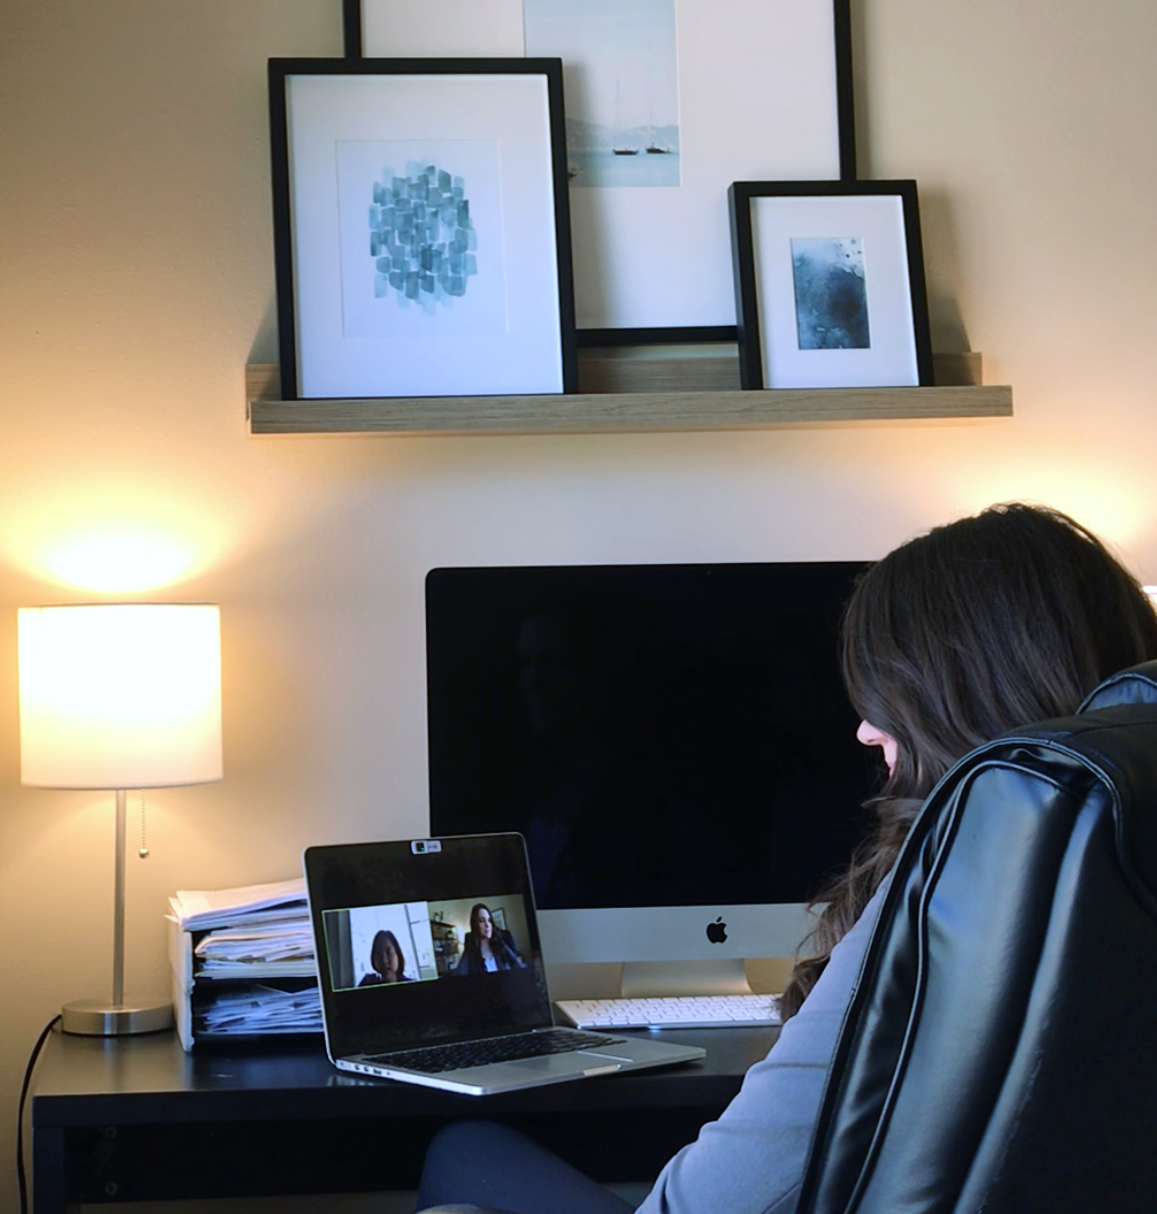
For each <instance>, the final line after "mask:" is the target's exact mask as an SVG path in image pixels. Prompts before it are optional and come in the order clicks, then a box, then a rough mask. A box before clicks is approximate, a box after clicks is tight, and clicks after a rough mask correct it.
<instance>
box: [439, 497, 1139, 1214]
mask: <svg viewBox="0 0 1157 1214" xmlns="http://www.w3.org/2000/svg"><path fill="white" fill-rule="evenodd" d="M1154 657H1157V617H1155V615H1154V612H1153V609H1152V607H1151V605H1150V603H1149V602H1148V600H1147V599H1146V597H1145V595H1144V593H1143V592H1142V591H1141V588H1140V586H1139V585H1138V584H1137V582H1136V580H1135V579H1134V578H1133V577H1132V576H1131V575H1130V574H1129V573H1128V572H1127V571H1126V570H1125V569H1124V568H1123V567H1122V566H1121V565H1120V564H1119V563H1118V562H1117V561H1116V560H1115V559H1114V558H1113V557H1112V556H1111V555H1110V554H1109V552H1108V551H1107V550H1106V549H1105V548H1104V546H1103V545H1102V544H1101V543H1100V542H1099V541H1098V540H1097V539H1096V538H1095V537H1094V536H1093V535H1091V534H1090V533H1089V532H1088V531H1086V530H1085V529H1084V528H1083V527H1081V526H1080V525H1079V524H1077V523H1075V522H1074V521H1073V520H1072V519H1070V518H1068V517H1067V516H1065V515H1063V514H1059V513H1057V512H1055V511H1051V510H1048V509H1044V508H1039V507H1032V506H1026V505H1022V504H1018V503H1012V504H1009V505H1003V506H994V507H991V508H990V509H988V510H985V511H983V512H982V513H981V514H979V515H976V516H975V517H972V518H965V519H961V520H959V521H957V522H955V523H950V524H948V525H946V526H943V527H938V528H936V529H934V530H933V531H931V532H928V533H927V534H925V535H922V536H919V537H918V538H916V539H913V540H911V541H909V542H908V543H906V544H903V545H901V547H899V548H897V549H895V550H894V551H893V552H891V553H890V554H889V555H888V556H886V557H884V559H883V560H881V561H879V562H877V563H876V564H875V565H873V566H871V567H870V568H869V569H868V570H867V571H866V572H865V573H864V575H863V576H862V577H861V578H860V580H859V582H858V583H857V585H856V588H855V590H854V591H853V593H852V596H851V599H850V601H849V603H848V605H847V608H846V610H845V614H844V620H843V625H842V637H841V658H842V666H843V675H844V682H845V685H846V687H847V691H848V696H849V699H850V700H851V702H852V704H853V705H854V707H855V709H856V711H857V713H858V714H859V715H860V717H861V718H862V721H861V725H860V728H859V731H858V733H857V737H858V738H859V739H860V741H861V742H863V743H864V744H865V745H867V746H874V747H879V748H880V750H881V752H882V757H883V760H884V765H885V766H886V768H887V776H886V778H885V780H884V783H883V787H882V788H881V790H880V792H879V794H878V795H877V796H876V797H875V798H873V800H872V801H870V802H869V803H868V805H869V807H870V808H871V809H872V810H873V811H874V812H875V815H876V826H875V830H874V833H873V834H872V835H871V837H870V838H869V839H868V840H867V841H866V842H865V843H864V844H863V845H862V846H861V848H860V850H859V851H858V852H857V854H856V855H855V856H854V857H853V859H852V862H851V865H850V867H849V868H848V869H847V871H846V872H845V873H844V874H843V875H842V876H840V877H839V878H838V879H837V880H836V881H835V883H834V884H833V885H832V886H830V887H829V888H828V889H826V890H824V891H823V892H822V893H821V894H820V895H819V897H818V898H817V902H824V903H827V906H826V909H825V910H824V911H823V913H822V915H821V917H820V920H819V926H818V928H817V930H816V931H815V933H813V935H812V937H811V938H810V939H809V940H808V941H807V942H806V945H807V950H808V955H807V956H806V958H805V959H804V960H801V961H800V962H799V963H798V964H797V965H796V968H795V972H794V974H793V976H792V980H791V982H790V983H789V985H788V988H787V990H786V991H785V993H784V997H783V1015H784V1021H785V1023H784V1027H783V1030H782V1032H781V1034H780V1036H779V1039H778V1040H777V1041H776V1043H775V1045H774V1046H773V1047H772V1049H771V1051H770V1053H769V1054H768V1056H767V1057H766V1058H765V1059H764V1060H763V1061H762V1062H758V1063H756V1064H755V1066H753V1067H752V1068H751V1069H750V1070H749V1071H748V1073H747V1076H746V1078H745V1079H744V1083H743V1087H742V1089H741V1090H740V1092H739V1094H738V1095H737V1096H736V1097H735V1099H734V1100H733V1101H732V1102H731V1104H730V1105H729V1106H728V1107H727V1109H726V1110H725V1111H724V1112H723V1114H722V1115H721V1116H720V1118H719V1119H718V1120H717V1121H713V1122H710V1123H708V1124H707V1125H705V1126H704V1127H703V1128H702V1130H701V1131H700V1133H699V1137H698V1139H697V1140H696V1141H695V1142H693V1143H692V1144H691V1145H690V1146H687V1147H685V1148H684V1149H683V1150H682V1151H680V1152H679V1153H678V1154H677V1155H676V1156H675V1157H674V1158H673V1159H672V1160H671V1161H670V1162H669V1163H668V1164H667V1166H666V1167H665V1168H664V1169H663V1171H662V1172H661V1174H660V1176H659V1179H658V1181H657V1182H656V1184H655V1186H654V1188H653V1189H652V1190H651V1192H650V1194H649V1195H648V1196H647V1198H646V1199H645V1200H644V1201H643V1203H642V1205H641V1206H639V1207H638V1214H794V1211H795V1210H796V1207H797V1202H798V1199H799V1190H800V1184H801V1182H802V1180H803V1175H804V1170H805V1167H806V1164H807V1157H808V1150H809V1148H810V1144H811V1138H812V1132H813V1130H814V1127H815V1124H816V1120H817V1118H818V1116H819V1110H820V1105H821V1101H822V1098H823V1092H824V1086H825V1083H826V1081H827V1077H828V1071H829V1069H830V1066H831V1059H832V1055H833V1052H834V1050H835V1046H836V1041H837V1038H838V1035H839V1029H840V1024H841V1022H842V1020H843V1017H844V1014H845V1012H846V1010H847V1006H848V1003H849V1001H850V1000H851V998H852V994H853V992H854V989H855V983H856V979H857V974H858V972H859V968H860V963H861V961H862V959H863V956H864V953H865V951H866V949H867V945H868V940H869V937H870V935H871V932H872V928H873V926H874V925H875V922H876V918H877V915H878V914H879V910H880V904H881V901H882V898H883V895H884V892H885V890H886V889H887V886H888V883H889V880H890V876H891V871H892V866H893V865H894V863H895V861H896V858H897V856H898V854H899V852H900V848H901V846H902V844H903V842H904V839H905V837H906V835H907V833H908V829H909V827H910V826H911V824H912V823H913V821H914V820H915V818H916V815H917V813H918V811H919V809H920V806H921V804H922V803H923V801H924V799H925V798H926V797H927V796H928V794H929V793H930V792H931V791H932V788H933V786H934V785H935V784H936V783H937V782H938V781H939V779H940V777H941V776H943V775H944V773H945V772H946V771H947V770H948V769H949V768H950V767H951V766H952V765H953V764H954V763H955V762H956V761H957V760H958V759H960V758H962V757H963V756H964V755H965V754H967V753H968V752H969V751H971V750H973V749H974V748H975V747H977V746H979V745H980V744H982V743H984V742H987V741H989V740H991V739H993V738H995V737H998V736H999V735H1001V734H1003V733H1007V732H1009V731H1011V730H1016V729H1020V728H1023V727H1024V726H1026V725H1029V724H1032V723H1034V722H1036V721H1041V720H1046V719H1048V718H1052V717H1063V716H1069V715H1071V714H1072V713H1074V712H1075V711H1076V710H1077V708H1078V706H1079V705H1080V703H1081V701H1082V700H1083V699H1084V697H1085V695H1086V694H1087V693H1088V692H1090V691H1091V690H1092V689H1093V688H1094V687H1096V686H1097V685H1098V684H1099V683H1101V682H1102V681H1103V680H1104V679H1106V678H1108V677H1109V676H1110V675H1112V674H1115V673H1116V672H1117V671H1119V670H1121V669H1122V668H1124V667H1127V666H1132V665H1135V664H1136V663H1138V662H1143V661H1146V660H1148V659H1151V658H1154ZM418 1196H419V1200H418V1209H420V1210H421V1209H424V1208H425V1207H427V1206H432V1205H436V1204H440V1203H451V1202H469V1203H473V1204H476V1205H483V1206H489V1207H497V1208H498V1209H501V1210H504V1211H509V1212H511V1214H548V1212H549V1214H627V1212H628V1211H630V1210H631V1208H632V1207H631V1206H630V1205H628V1204H627V1203H626V1202H624V1201H623V1200H622V1199H620V1198H619V1197H618V1196H616V1195H615V1194H613V1193H611V1192H610V1191H609V1190H608V1189H605V1188H603V1187H602V1186H601V1185H598V1184H595V1183H594V1182H593V1181H591V1180H589V1179H588V1178H587V1177H585V1176H583V1175H582V1174H581V1173H579V1172H577V1171H576V1170H575V1169H573V1168H572V1167H571V1166H570V1165H569V1164H566V1163H564V1162H563V1161H561V1160H560V1159H558V1158H557V1157H556V1156H554V1155H552V1154H550V1153H549V1152H548V1151H546V1150H545V1149H544V1148H542V1147H540V1146H539V1145H538V1144H537V1143H535V1142H534V1141H532V1140H531V1139H530V1138H528V1137H526V1136H524V1135H521V1134H519V1133H518V1132H517V1131H515V1130H513V1129H511V1128H509V1127H506V1126H499V1125H496V1124H494V1123H491V1122H486V1121H466V1122H458V1123H456V1124H453V1125H450V1126H448V1127H446V1129H444V1130H443V1131H441V1133H440V1134H439V1135H438V1136H437V1137H436V1138H435V1139H434V1141H433V1143H432V1144H431V1146H430V1149H429V1152H428V1154H427V1157H426V1165H425V1169H424V1171H423V1175H422V1186H421V1189H420V1191H419V1195H418Z"/></svg>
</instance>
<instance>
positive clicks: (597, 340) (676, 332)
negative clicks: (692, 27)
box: [342, 0, 856, 347]
mask: <svg viewBox="0 0 1157 1214" xmlns="http://www.w3.org/2000/svg"><path fill="white" fill-rule="evenodd" d="M372 2H374V0H342V20H343V31H344V46H345V54H346V55H347V56H349V57H352V58H358V57H361V56H362V55H363V54H364V42H365V39H364V32H363V31H364V22H363V6H364V4H365V3H372ZM699 2H700V3H702V4H703V5H704V6H705V7H707V6H710V5H711V4H712V0H699ZM825 2H826V0H825ZM830 3H831V6H832V8H831V11H832V31H833V45H832V55H833V61H834V65H835V115H836V122H837V126H838V134H837V138H838V159H839V165H838V176H836V177H834V178H833V179H835V180H840V181H854V180H855V178H856V146H855V99H854V80H853V62H852V23H851V10H850V5H851V0H830ZM765 32H766V31H763V30H756V31H752V32H751V34H752V37H754V38H756V39H759V38H761V37H763V36H764V34H765ZM731 83H732V84H734V82H731ZM736 108H737V109H742V108H743V107H742V104H741V99H736ZM737 167H738V166H737ZM760 167H761V168H763V167H765V166H760ZM741 171H742V170H741ZM748 171H750V166H749V170H748ZM811 171H814V170H811ZM738 175H739V174H738V173H736V174H733V175H732V176H738ZM725 193H726V189H725V185H722V184H721V186H720V189H719V220H720V222H719V229H718V233H719V235H718V241H719V250H718V258H719V264H720V265H723V266H725V265H726V264H727V260H728V250H727V238H726V231H725V222H726V221H725V219H724V214H725V211H724V208H725V205H726V204H725ZM586 228H587V225H586V223H585V222H584V219H583V216H582V215H581V214H580V215H579V217H578V227H577V229H576V234H575V236H574V241H575V244H574V251H575V255H576V261H577V262H578V263H579V269H578V274H579V279H580V280H581V279H582V278H583V276H584V275H585V274H586V273H587V272H588V271H587V270H586V266H585V265H584V264H583V263H584V261H585V260H586V259H587V256H588V253H589V252H590V251H591V250H589V249H588V247H587V246H588V245H591V244H594V245H595V246H596V247H597V244H598V241H597V239H596V238H594V237H593V235H592V236H591V238H590V239H588V237H587V235H586V234H585V233H586ZM581 287H582V283H581V281H580V282H579V288H580V291H579V295H580V298H579V301H578V304H577V307H578V308H579V310H580V311H581V308H582V299H581V295H582V291H581ZM729 294H730V286H729V285H726V286H722V287H721V296H729ZM643 319H644V320H646V319H647V318H645V317H644V318H643ZM718 319H722V320H723V323H714V322H713V323H709V324H702V323H693V324H679V325H670V324H655V323H650V322H649V321H647V323H637V322H636V321H634V320H632V321H630V322H629V323H614V324H607V323H604V322H602V321H599V322H598V323H596V324H589V323H586V322H585V321H584V323H583V327H582V328H580V329H579V330H578V343H579V345H580V346H582V347H591V346H620V345H630V346H635V345H656V344H679V343H704V342H733V341H735V340H736V339H737V324H736V323H732V322H731V321H730V318H722V317H721V318H718Z"/></svg>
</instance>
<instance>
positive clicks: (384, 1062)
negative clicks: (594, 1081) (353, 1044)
mask: <svg viewBox="0 0 1157 1214" xmlns="http://www.w3.org/2000/svg"><path fill="white" fill-rule="evenodd" d="M623 1040H624V1038H622V1037H608V1036H607V1034H606V1033H583V1032H577V1031H576V1030H574V1029H548V1030H547V1031H545V1032H542V1033H514V1034H512V1035H511V1036H508V1037H487V1038H485V1039H484V1040H482V1041H462V1042H458V1043H456V1044H455V1045H433V1046H426V1047H425V1048H423V1049H417V1050H393V1051H391V1052H390V1053H388V1054H375V1055H374V1056H373V1057H372V1058H364V1059H363V1060H362V1061H363V1062H368V1063H370V1064H371V1065H373V1066H383V1067H398V1068H400V1069H403V1070H407V1071H420V1072H422V1073H423V1074H425V1075H437V1074H440V1073H441V1072H443V1071H459V1070H463V1069H464V1068H465V1067H471V1066H485V1065H486V1064H487V1063H490V1062H513V1061H514V1060H516V1059H518V1058H542V1057H544V1056H545V1055H547V1054H568V1053H570V1052H571V1050H581V1049H586V1048H588V1047H592V1046H608V1045H617V1044H620V1043H621V1042H622V1041H623Z"/></svg>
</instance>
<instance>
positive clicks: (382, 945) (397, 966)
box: [358, 931, 413, 986]
mask: <svg viewBox="0 0 1157 1214" xmlns="http://www.w3.org/2000/svg"><path fill="white" fill-rule="evenodd" d="M370 965H371V966H372V967H373V968H372V970H371V972H370V973H368V974H366V976H365V977H364V978H363V979H362V980H361V982H359V983H358V986H378V985H380V984H381V983H383V982H412V981H413V979H412V978H407V977H406V958H405V957H404V956H403V955H402V946H401V945H400V944H399V943H398V937H397V936H395V935H394V933H393V932H390V931H381V932H378V933H377V935H375V936H374V942H373V944H372V945H370Z"/></svg>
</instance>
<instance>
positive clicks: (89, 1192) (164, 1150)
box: [32, 1028, 778, 1214]
mask: <svg viewBox="0 0 1157 1214" xmlns="http://www.w3.org/2000/svg"><path fill="white" fill-rule="evenodd" d="M777 1032H778V1030H776V1029H741V1028H740V1029H736V1028H727V1029H690V1030H683V1031H676V1030H668V1031H665V1032H664V1033H663V1034H662V1037H663V1039H664V1040H672V1041H685V1042H688V1043H689V1044H694V1045H701V1046H703V1047H704V1048H705V1049H706V1050H707V1056H706V1058H704V1059H702V1060H700V1061H698V1062H691V1063H681V1064H679V1065H678V1066H675V1067H667V1068H663V1069H659V1070H650V1071H637V1072H633V1073H631V1074H627V1075H609V1076H602V1077H598V1078H594V1079H587V1080H578V1081H575V1082H569V1083H561V1084H554V1085H551V1086H548V1087H540V1088H530V1089H526V1090H524V1091H521V1092H512V1093H507V1094H505V1095H500V1096H485V1097H472V1096H462V1095H458V1094H456V1093H452V1092H441V1091H438V1090H436V1089H433V1088H422V1087H417V1086H415V1085H413V1084H403V1083H395V1082H393V1081H390V1080H377V1079H363V1078H357V1077H354V1076H350V1075H344V1074H339V1073H338V1072H337V1071H336V1070H335V1069H334V1068H333V1067H332V1066H331V1065H330V1063H329V1061H328V1059H327V1058H326V1057H325V1052H324V1049H323V1047H322V1044H321V1039H320V1037H318V1038H317V1040H316V1041H313V1040H307V1041H306V1042H304V1043H298V1042H295V1043H293V1044H285V1045H268V1044H261V1045H258V1046H252V1045H250V1046H248V1047H241V1046H234V1047H231V1048H224V1047H216V1048H202V1047H199V1048H198V1049H197V1050H195V1051H194V1052H193V1053H191V1054H186V1053H185V1052H184V1051H183V1050H182V1049H181V1047H180V1044H179V1043H178V1041H177V1039H176V1036H175V1034H173V1033H159V1034H151V1035H149V1036H142V1037H136V1038H130V1039H122V1040H116V1039H108V1040H105V1039H101V1038H93V1037H70V1036H67V1035H64V1034H62V1033H60V1032H55V1033H53V1034H52V1035H51V1037H50V1038H49V1041H48V1043H47V1044H46V1046H45V1050H44V1054H43V1056H42V1058H41V1060H40V1064H39V1066H38V1069H37V1073H36V1077H35V1081H34V1085H33V1090H32V1127H33V1152H34V1161H33V1184H34V1192H35V1194H36V1211H37V1214H53V1212H55V1211H59V1210H62V1209H63V1207H64V1204H65V1203H66V1202H68V1203H72V1202H78V1201H84V1202H92V1201H111V1200H115V1201H126V1200H138V1199H139V1200H147V1199H157V1200H161V1199H176V1198H180V1197H213V1196H229V1195H235V1196H244V1195H255V1194H275V1193H308V1192H358V1191H373V1190H375V1189H381V1188H383V1187H394V1188H413V1187H416V1179H417V1174H418V1171H419V1170H420V1166H421V1157H422V1154H423V1153H424V1149H425V1143H426V1142H428V1140H429V1137H430V1136H431V1135H432V1134H433V1133H434V1132H435V1131H436V1129H437V1128H438V1127H439V1126H440V1125H444V1124H446V1122H448V1121H450V1120H453V1119H455V1118H458V1117H492V1118H497V1119H500V1120H504V1121H508V1122H510V1123H512V1124H517V1125H521V1126H523V1128H526V1129H528V1130H530V1131H531V1132H533V1133H534V1134H535V1136H536V1137H538V1138H539V1139H540V1140H542V1141H544V1142H546V1144H547V1145H549V1146H552V1147H553V1148H554V1149H556V1150H560V1149H561V1151H562V1153H564V1154H566V1156H567V1157H568V1158H570V1159H571V1161H572V1162H573V1163H575V1164H576V1166H580V1167H584V1168H585V1169H586V1170H588V1171H591V1172H592V1173H593V1174H596V1175H599V1174H601V1175H599V1178H600V1179H636V1178H638V1177H640V1176H645V1175H653V1174H654V1171H656V1170H657V1169H658V1167H659V1166H661V1164H662V1162H663V1161H664V1160H665V1159H666V1158H668V1157H669V1156H670V1155H671V1154H672V1153H673V1152H674V1151H675V1150H677V1149H678V1147H679V1146H681V1145H682V1144H683V1143H684V1142H687V1141H690V1140H691V1139H693V1138H694V1136H695V1133H696V1132H697V1130H698V1127H699V1125H701V1124H702V1123H703V1121H705V1120H709V1119H710V1118H712V1117H715V1116H717V1115H718V1113H719V1112H720V1111H722V1109H723V1107H724V1106H725V1105H726V1104H727V1102H728V1101H729V1100H730V1099H731V1098H732V1097H733V1096H734V1095H735V1093H736V1092H737V1091H738V1090H739V1085H740V1083H741V1081H742V1078H743V1074H744V1072H745V1071H746V1070H747V1068H748V1067H749V1066H751V1065H752V1063H754V1062H757V1061H758V1060H759V1059H760V1058H762V1057H763V1056H764V1055H765V1054H766V1053H767V1051H768V1049H770V1047H771V1044H772V1042H773V1041H774V1040H775V1038H776V1035H777ZM643 1111H645V1116H640V1114H641V1112H643ZM592 1113H594V1114H597V1115H596V1116H593V1117H592V1116H591V1114H592ZM383 1134H384V1135H386V1136H387V1137H386V1139H385V1140H386V1141H389V1142H390V1143H391V1145H392V1148H393V1153H394V1158H395V1159H397V1158H398V1157H399V1155H402V1156H405V1157H406V1158H407V1159H408V1160H409V1166H407V1167H404V1168H400V1169H396V1170H395V1171H394V1173H393V1176H392V1180H393V1182H394V1183H392V1184H391V1185H389V1186H385V1185H383V1184H382V1183H381V1180H382V1177H381V1167H382V1163H381V1159H382V1156H381V1142H382V1141H383V1139H382V1137H381V1136H382V1135H383ZM375 1141H376V1144H377V1145H376V1149H372V1148H371V1144H372V1143H374V1142H375ZM628 1168H633V1169H637V1170H636V1171H635V1174H633V1175H628V1174H626V1170H627V1169H628Z"/></svg>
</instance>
